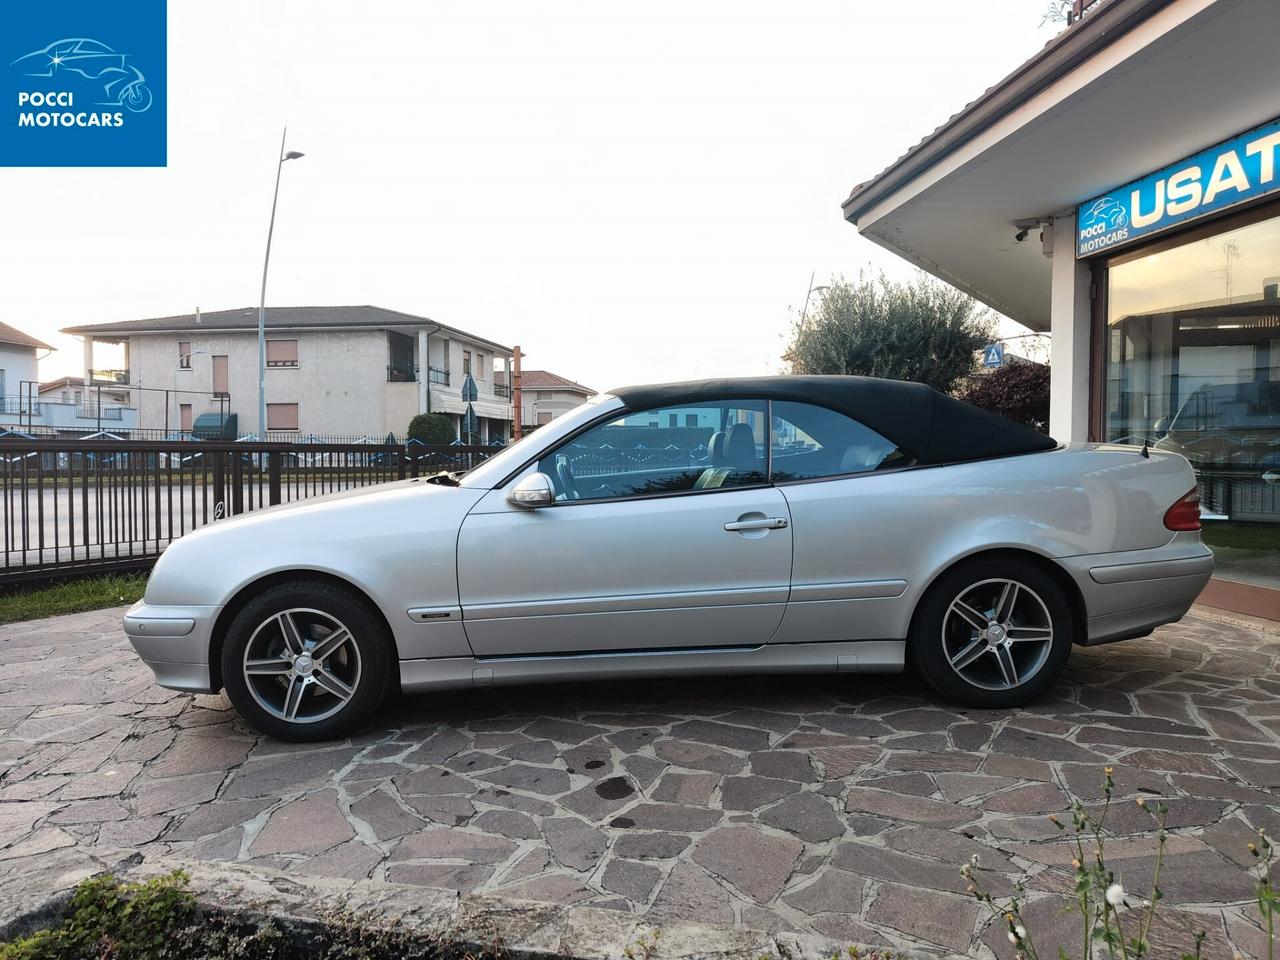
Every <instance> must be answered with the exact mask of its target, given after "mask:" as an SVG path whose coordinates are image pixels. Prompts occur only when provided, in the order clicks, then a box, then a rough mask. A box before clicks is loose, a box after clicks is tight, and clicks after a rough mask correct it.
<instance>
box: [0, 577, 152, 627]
mask: <svg viewBox="0 0 1280 960" xmlns="http://www.w3.org/2000/svg"><path fill="white" fill-rule="evenodd" d="M146 586H147V575H146V574H145V573H117V574H108V575H107V576H102V577H89V578H86V579H83V580H68V581H65V582H63V583H57V584H54V585H53V586H50V587H36V588H19V589H17V590H15V591H14V592H13V593H6V594H4V595H2V596H0V623H17V622H18V621H20V620H38V619H40V618H41V617H57V616H61V615H62V614H64V613H81V612H83V611H85V610H101V609H102V608H103V607H118V606H120V605H121V604H122V603H133V602H134V601H135V600H141V599H142V593H143V591H144V590H145V589H146Z"/></svg>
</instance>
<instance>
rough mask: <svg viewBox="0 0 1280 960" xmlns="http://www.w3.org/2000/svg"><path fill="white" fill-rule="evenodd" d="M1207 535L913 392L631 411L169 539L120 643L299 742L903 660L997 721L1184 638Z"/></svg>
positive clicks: (849, 382)
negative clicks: (448, 469) (438, 702)
mask: <svg viewBox="0 0 1280 960" xmlns="http://www.w3.org/2000/svg"><path fill="white" fill-rule="evenodd" d="M1199 531H1200V515H1199V503H1198V500H1197V496H1196V488H1195V477H1194V476H1193V474H1192V471H1191V467H1190V465H1189V464H1188V462H1187V461H1186V459H1184V458H1183V457H1182V456H1180V455H1178V454H1176V453H1169V452H1162V451H1159V450H1154V449H1153V450H1147V449H1145V448H1144V449H1138V448H1136V447H1123V446H1099V445H1094V444H1069V445H1061V444H1058V443H1056V442H1055V441H1053V440H1052V439H1050V438H1048V437H1046V436H1045V435H1043V434H1041V433H1038V432H1036V431H1034V430H1032V429H1030V428H1029V427H1025V426H1022V425H1020V424H1016V423H1013V422H1011V421H1008V420H1005V419H1003V418H1002V417H998V416H996V415H994V414H991V413H988V412H985V411H982V410H978V409H977V408H975V407H971V406H969V405H967V404H964V403H962V402H960V401H958V400H954V399H952V398H950V397H947V396H944V395H942V394H940V393H937V392H936V391H934V390H932V389H930V388H929V387H926V386H922V385H920V384H914V383H898V382H891V381H885V380H875V379H869V378H862V377H763V378H750V379H731V380H709V381H700V382H695V383H675V384H666V385H659V386H642V387H629V388H626V389H620V390H614V391H612V392H611V393H607V394H602V395H600V396H597V397H595V398H593V399H592V400H590V401H589V402H587V403H585V404H583V405H582V406H581V407H578V408H577V409H576V410H573V411H572V412H570V413H568V414H566V415H565V416H563V417H560V418H558V419H556V420H553V421H552V422H550V423H548V424H546V425H545V426H542V427H540V428H539V429H538V430H537V431H536V432H535V433H532V434H530V435H529V436H528V437H526V438H525V439H523V440H521V441H520V442H519V443H516V444H514V445H513V446H511V447H509V448H507V449H506V450H503V451H502V452H501V453H499V454H497V455H496V456H494V457H492V458H491V459H489V460H488V461H486V462H485V463H484V464H483V465H481V466H480V467H477V468H476V469H474V470H471V471H469V472H467V473H465V474H460V475H458V474H440V475H437V476H434V477H430V478H424V479H418V480H405V481H400V482H396V483H389V484H385V485H382V486H378V487H373V488H364V489H361V490H353V491H351V492H348V493H342V494H337V495H333V496H328V497H322V498H318V499H315V500H309V501H305V502H302V503H299V504H293V505H288V506H283V507H275V508H271V509H268V510H263V511H260V512H255V513H250V514H247V515H245V516H242V517H237V518H234V519H230V520H223V521H219V522H217V523H215V524H213V525H211V526H208V527H205V528H203V529H201V530H199V531H197V532H195V533H192V534H190V535H188V536H186V537H183V538H182V539H181V540H178V541H177V542H175V543H174V544H172V545H171V546H170V547H169V548H168V549H167V550H166V551H165V553H164V554H163V555H162V556H161V558H160V560H159V562H158V563H157V564H156V567H155V570H154V572H153V573H152V575H151V579H150V581H149V582H148V584H147V590H146V596H145V598H144V599H143V600H142V601H141V602H140V603H138V604H137V605H136V606H135V607H133V608H132V609H131V610H130V611H129V612H128V614H127V615H126V617H125V620H124V629H125V632H126V633H127V634H128V635H129V637H130V638H131V640H132V642H133V645H134V647H135V648H136V649H137V651H138V653H139V654H140V655H141V656H142V658H143V659H144V660H145V661H146V662H147V664H148V665H149V666H150V667H151V669H152V670H153V671H154V672H155V674H156V678H157V679H158V681H159V682H160V683H161V684H163V685H165V686H167V687H173V688H175V689H179V690H190V691H199V692H211V691H216V690H219V689H225V690H226V691H227V695H228V697H229V698H230V699H231V702H232V703H233V704H234V705H235V706H236V707H237V709H239V711H240V712H241V713H242V714H243V715H244V717H245V718H246V719H247V720H248V721H249V722H250V723H251V724H252V725H253V726H255V727H256V728H258V729H259V730H261V731H263V732H265V733H267V734H270V735H273V736H276V737H280V738H284V739H294V740H318V739H324V738H329V737H334V736H337V735H339V734H342V733H344V732H345V731H348V730H350V729H351V728H352V727H353V726H355V725H356V724H358V723H360V722H362V721H365V720H367V719H368V718H369V716H370V715H371V714H373V713H374V711H376V710H377V709H378V706H379V704H380V703H381V702H382V701H383V699H384V697H386V695H387V694H388V692H389V691H390V690H391V689H393V688H395V687H399V688H400V689H402V690H405V691H431V690H441V689H447V688H455V689H456V688H469V687H488V686H494V685H498V684H515V683H529V682H534V681H547V680H571V679H573V680H588V679H594V678H621V677H627V678H634V677H663V676H687V675H691V674H702V675H721V676H723V675H731V674H741V673H784V672H786V673H827V674H831V673H890V672H897V671H901V670H902V669H903V668H904V666H905V665H906V664H908V663H910V664H913V665H914V666H915V668H916V669H917V670H918V671H919V673H920V674H921V675H922V676H923V677H924V679H925V680H927V681H928V682H929V683H930V684H931V685H932V686H933V687H935V688H936V689H937V690H938V691H939V692H941V693H942V694H943V695H944V696H946V697H948V698H950V699H951V700H954V701H957V702H959V703H962V704H967V705H972V706H979V707H1008V706H1014V705H1018V704H1022V703H1025V702H1027V701H1030V700H1032V699H1034V698H1035V697H1037V696H1039V695H1040V694H1042V693H1043V692H1044V691H1045V690H1046V689H1048V688H1049V686H1050V685H1051V684H1053V682H1054V680H1055V679H1056V678H1057V677H1058V675H1059V673H1060V672H1061V670H1062V669H1063V665H1064V663H1065V662H1066V659H1067V656H1068V654H1069V653H1070V650H1071V645H1072V644H1073V643H1078V644H1098V643H1107V642H1110V641H1113V640H1123V639H1126V638H1130V637H1138V636H1142V635H1144V634H1147V633H1149V632H1150V631H1151V630H1152V629H1153V628H1154V627H1156V626H1158V625H1159V624H1164V623H1170V622H1172V621H1174V620H1177V619H1179V618H1180V617H1182V615H1183V614H1185V613H1186V611H1187V609H1188V607H1190V605H1191V602H1192V601H1193V600H1194V599H1195V597H1196V595H1197V594H1198V593H1199V592H1200V590H1201V588H1202V587H1203V586H1204V585H1205V582H1206V580H1207V579H1208V578H1209V575H1210V572H1211V570H1212V566H1213V556H1212V554H1211V553H1210V552H1209V551H1208V550H1207V549H1206V548H1205V546H1204V545H1203V544H1202V543H1201V539H1200V532H1199Z"/></svg>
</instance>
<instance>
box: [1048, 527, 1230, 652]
mask: <svg viewBox="0 0 1280 960" xmlns="http://www.w3.org/2000/svg"><path fill="white" fill-rule="evenodd" d="M1059 562H1060V563H1061V564H1062V565H1063V566H1064V567H1065V568H1066V570H1067V572H1068V573H1069V574H1071V577H1072V579H1074V580H1075V582H1076V585H1077V586H1079V588H1080V593H1081V596H1083V597H1084V605H1085V611H1086V615H1087V617H1088V629H1087V633H1086V636H1085V638H1084V639H1083V640H1082V641H1080V642H1081V643H1083V644H1085V645H1089V646H1092V645H1094V644H1099V643H1110V642H1112V641H1114V640H1126V639H1128V638H1130V637H1139V636H1144V635H1146V634H1148V633H1150V632H1151V631H1152V630H1153V629H1155V628H1156V627H1158V626H1161V625H1163V624H1166V623H1173V622H1174V621H1177V620H1181V619H1182V617H1183V616H1184V615H1185V614H1186V612H1187V611H1188V610H1189V609H1191V604H1192V603H1194V602H1195V599H1196V597H1197V596H1199V595H1200V591H1201V590H1203V589H1204V586H1205V584H1206V583H1208V582H1209V578H1210V577H1211V576H1212V575H1213V553H1212V552H1210V550H1209V548H1208V547H1206V546H1205V545H1204V544H1203V543H1202V542H1201V540H1200V537H1199V535H1198V534H1182V533H1180V534H1175V535H1174V537H1173V539H1172V540H1171V541H1170V542H1169V543H1167V544H1165V545H1164V546H1163V547H1156V548H1155V549H1151V550H1129V551H1125V552H1122V553H1104V554H1093V555H1088V556H1080V557H1068V558H1066V559H1064V560H1061V561H1059Z"/></svg>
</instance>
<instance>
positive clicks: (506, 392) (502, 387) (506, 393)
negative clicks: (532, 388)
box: [493, 383, 511, 398]
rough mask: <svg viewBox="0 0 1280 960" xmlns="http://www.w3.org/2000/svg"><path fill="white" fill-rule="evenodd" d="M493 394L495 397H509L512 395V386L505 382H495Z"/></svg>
mask: <svg viewBox="0 0 1280 960" xmlns="http://www.w3.org/2000/svg"><path fill="white" fill-rule="evenodd" d="M493 395H494V396H495V397H505V398H509V397H510V396H511V388H510V387H509V386H507V385H506V384H505V383H495V384H494V385H493Z"/></svg>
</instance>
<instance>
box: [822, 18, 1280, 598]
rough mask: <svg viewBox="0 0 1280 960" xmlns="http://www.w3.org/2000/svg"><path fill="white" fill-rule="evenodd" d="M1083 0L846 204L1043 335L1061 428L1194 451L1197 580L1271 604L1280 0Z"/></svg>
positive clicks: (1277, 561)
mask: <svg viewBox="0 0 1280 960" xmlns="http://www.w3.org/2000/svg"><path fill="white" fill-rule="evenodd" d="M1075 8H1076V9H1075V11H1074V15H1073V22H1071V23H1070V24H1069V25H1067V26H1066V28H1065V29H1063V30H1062V32H1061V33H1060V34H1059V35H1058V36H1057V37H1056V38H1055V39H1054V40H1052V41H1051V42H1050V43H1049V44H1047V45H1046V46H1045V47H1044V48H1043V49H1041V50H1040V51H1039V52H1038V53H1037V54H1036V55H1035V56H1034V57H1032V58H1031V59H1030V60H1029V61H1027V62H1026V63H1025V64H1023V65H1022V66H1021V67H1019V68H1018V69H1017V70H1016V71H1014V72H1013V73H1012V74H1010V75H1009V76H1008V77H1006V78H1005V79H1004V80H1002V81H1000V82H999V83H998V84H996V85H995V86H993V87H991V88H990V89H989V90H987V91H986V92H985V93H982V94H981V95H980V96H979V97H978V98H977V99H976V100H974V101H973V102H972V103H970V104H969V105H968V106H966V107H965V108H964V109H963V110H962V111H961V112H959V113H957V114H956V115H955V116H953V117H952V118H951V119H950V120H948V121H947V122H946V123H944V124H943V125H942V126H941V127H939V128H938V129H937V130H935V131H934V132H933V133H930V134H929V135H928V136H927V137H925V139H924V140H922V141H921V142H919V143H918V144H916V145H915V146H913V147H911V148H910V149H909V150H907V152H906V153H905V154H904V155H903V156H902V157H900V158H899V159H898V160H897V161H895V162H894V163H893V164H892V165H891V166H890V167H889V168H888V169H887V170H885V171H884V172H883V173H880V174H879V175H878V176H876V177H875V178H874V179H871V180H868V181H866V182H864V183H861V184H859V185H858V186H857V187H855V188H854V190H853V192H852V193H851V194H850V196H849V198H848V199H847V200H845V202H844V204H843V209H844V215H845V218H846V219H847V220H848V221H849V222H851V223H852V224H854V225H855V226H856V227H857V229H858V231H859V233H861V234H862V235H863V236H865V237H868V238H869V239H871V240H874V241H875V242H876V243H879V244H881V245H882V246H884V247H886V248H888V249H889V250H892V251H893V252H894V253H896V254H898V255H899V256H901V257H904V258H905V259H907V260H909V261H911V262H912V263H915V264H917V265H918V266H920V267H922V268H923V269H924V270H926V271H928V272H929V273H932V274H934V275H936V276H938V277H940V278H942V279H944V280H946V281H947V282H949V283H951V284H953V285H955V286H957V287H959V288H960V289H962V290H965V291H967V292H968V293H970V294H972V295H973V296H974V297H976V298H977V299H978V300H980V301H982V302H984V303H986V304H988V305H990V306H991V307H993V308H995V309H996V310H998V311H1000V312H1001V313H1003V314H1005V315H1007V316H1009V317H1012V318H1013V319H1014V320H1017V321H1019V322H1021V323H1023V324H1025V325H1027V326H1028V327H1030V328H1031V329H1033V330H1037V331H1045V332H1048V333H1049V334H1050V335H1051V337H1052V351H1051V363H1052V393H1051V418H1050V433H1052V434H1053V436H1054V437H1056V438H1057V439H1059V440H1063V441H1067V440H1095V441H1116V442H1124V443H1133V444H1142V443H1147V444H1149V445H1150V446H1151V447H1152V448H1159V449H1172V450H1178V451H1180V452H1182V453H1184V454H1186V455H1187V456H1188V458H1189V459H1191V461H1192V462H1193V465H1194V466H1195V467H1196V470H1197V474H1198V475H1199V477H1200V489H1201V499H1202V509H1203V512H1204V514H1205V517H1206V522H1205V539H1206V541H1208V542H1209V543H1210V544H1211V545H1212V546H1213V548H1214V551H1215V553H1216V554H1217V556H1218V565H1217V575H1215V577H1214V580H1213V581H1212V582H1211V583H1210V585H1209V587H1208V588H1206V591H1205V593H1204V595H1202V598H1201V599H1202V600H1203V601H1204V602H1206V603H1209V604H1212V605H1214V606H1218V607H1223V608H1226V609H1231V610H1236V611H1240V612H1245V613H1253V614H1257V615H1263V616H1269V617H1271V618H1276V619H1280V57H1278V56H1276V53H1275V41H1276V38H1277V37H1280V2H1278V0H1094V2H1082V0H1077V2H1076V4H1075Z"/></svg>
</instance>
